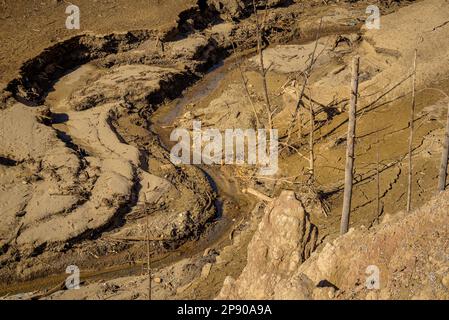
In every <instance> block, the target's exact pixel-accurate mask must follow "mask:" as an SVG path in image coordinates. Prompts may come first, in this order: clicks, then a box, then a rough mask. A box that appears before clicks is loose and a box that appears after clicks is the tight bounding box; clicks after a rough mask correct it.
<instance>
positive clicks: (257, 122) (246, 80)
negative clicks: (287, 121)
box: [231, 42, 260, 129]
mask: <svg viewBox="0 0 449 320" xmlns="http://www.w3.org/2000/svg"><path fill="white" fill-rule="evenodd" d="M231 44H232V50H233V52H234V55H237V53H236V50H235V45H234V42H231ZM236 64H237V67H238V69H239V72H240V79H241V81H242V85H243V88H244V89H245V94H246V97H247V98H248V101H249V103H250V104H251V107H252V109H253V113H254V118H255V120H256V129H259V127H260V121H259V117H258V115H257V111H256V107H255V105H254V102H253V99H252V98H251V93H250V92H249V89H248V79H247V78H246V77H245V74H244V72H243V69H242V65H241V64H240V62H239V61H237V62H236Z"/></svg>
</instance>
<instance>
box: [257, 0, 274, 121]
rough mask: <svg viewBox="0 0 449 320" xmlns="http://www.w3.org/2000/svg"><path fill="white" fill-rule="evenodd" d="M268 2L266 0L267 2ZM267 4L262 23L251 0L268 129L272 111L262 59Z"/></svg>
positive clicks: (265, 70)
mask: <svg viewBox="0 0 449 320" xmlns="http://www.w3.org/2000/svg"><path fill="white" fill-rule="evenodd" d="M267 4H268V2H267ZM267 4H266V6H265V13H264V18H263V21H262V24H260V22H259V16H258V14H257V8H256V2H255V0H253V9H254V15H255V18H256V37H257V52H258V54H259V63H260V75H261V77H262V87H263V92H264V97H265V108H266V112H267V118H268V130H271V129H273V119H272V113H271V112H272V111H271V103H270V97H269V94H268V85H267V72H268V70H267V69H265V65H264V60H263V50H262V32H263V29H264V27H265V20H266V16H267Z"/></svg>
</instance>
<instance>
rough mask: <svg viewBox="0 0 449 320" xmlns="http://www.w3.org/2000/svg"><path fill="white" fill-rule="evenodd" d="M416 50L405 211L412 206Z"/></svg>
mask: <svg viewBox="0 0 449 320" xmlns="http://www.w3.org/2000/svg"><path fill="white" fill-rule="evenodd" d="M417 53H418V50H417V49H415V57H414V59H413V76H412V104H411V105H410V121H409V128H410V133H409V139H408V188H407V212H410V210H411V207H412V179H413V167H412V165H413V164H412V151H413V128H414V122H415V106H416V99H415V88H416V56H417Z"/></svg>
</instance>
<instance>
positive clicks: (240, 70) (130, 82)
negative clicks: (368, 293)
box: [0, 1, 447, 299]
mask: <svg viewBox="0 0 449 320" xmlns="http://www.w3.org/2000/svg"><path fill="white" fill-rule="evenodd" d="M239 3H240V2H239ZM241 3H244V4H245V6H246V7H245V8H246V9H244V10H243V11H242V9H241V8H240V9H238V10H237V11H238V12H242V13H241V14H239V15H238V16H235V17H233V16H232V14H231V13H230V12H231V11H230V9H229V8H230V7H222V8H220V6H219V5H218V7H217V6H215V9H214V8H212V6H207V7H206V6H205V4H204V2H202V1H200V2H198V5H197V6H196V7H194V8H191V9H189V10H188V11H186V12H184V13H183V14H182V16H181V17H180V19H179V20H178V25H177V27H176V30H175V31H173V30H174V29H170V30H169V31H168V32H164V33H162V35H161V33H156V32H153V31H138V32H129V33H126V34H123V35H118V34H116V35H112V36H105V37H102V36H95V35H86V36H80V37H77V38H76V39H75V38H74V39H70V40H67V42H64V44H60V46H58V45H56V46H54V47H52V48H50V49H49V50H48V51H46V52H44V53H42V55H41V56H40V57H38V58H35V59H32V60H31V61H30V62H28V63H26V64H25V65H24V66H23V68H22V71H21V72H22V74H21V76H20V77H18V78H17V79H16V80H14V81H13V82H11V83H10V86H9V87H8V90H9V94H10V95H12V96H13V97H11V98H10V99H9V100H8V106H7V108H5V109H4V110H1V111H0V112H1V120H2V144H1V145H0V147H1V148H0V156H1V159H2V160H1V167H0V169H1V172H2V175H1V179H2V186H4V188H3V190H2V194H1V197H2V199H4V200H5V201H3V202H2V203H3V204H2V217H3V216H4V217H5V221H7V223H6V224H5V225H4V226H3V227H2V229H0V232H1V233H0V238H1V241H2V245H1V248H2V255H1V264H2V270H1V271H0V276H1V279H2V282H3V283H4V284H5V285H4V286H3V285H2V287H4V288H5V289H2V292H8V291H9V292H11V291H15V292H17V291H22V292H23V291H28V290H37V289H42V288H44V287H46V288H49V287H52V286H53V285H56V284H57V283H58V282H60V281H61V280H62V279H64V276H55V277H49V276H48V274H50V273H60V272H61V270H65V267H66V266H67V265H69V264H77V265H79V266H80V267H81V268H82V269H83V270H85V274H86V277H85V281H86V288H85V289H86V290H85V291H84V290H83V291H82V292H81V293H78V294H79V295H78V296H77V293H75V292H70V291H61V292H58V293H56V294H54V295H51V296H50V298H64V297H72V298H76V297H81V296H82V297H86V298H92V297H93V295H96V294H98V292H102V293H101V296H102V297H115V298H120V297H121V298H128V299H136V298H146V297H147V296H146V293H145V290H146V282H145V277H136V274H139V273H140V272H142V271H143V267H144V261H146V247H145V244H146V243H147V241H149V242H150V244H151V245H150V251H151V254H150V261H151V265H152V267H153V268H154V270H153V272H154V282H155V283H157V284H158V286H157V289H156V291H157V293H156V296H157V297H159V298H173V297H178V298H179V297H187V298H188V297H199V298H212V297H214V296H216V295H217V294H218V292H219V291H220V289H221V287H222V284H223V280H224V279H225V277H226V276H227V275H231V276H232V277H234V278H238V276H239V274H240V273H241V272H242V270H243V268H244V266H245V264H246V256H247V247H248V243H249V241H250V240H251V238H252V235H253V234H254V232H255V231H256V228H257V225H258V223H259V222H260V220H261V219H262V215H263V208H264V206H265V205H264V204H263V203H258V204H257V205H256V208H255V209H254V210H251V208H252V207H253V206H254V204H255V203H256V202H257V200H256V199H254V198H251V197H252V196H248V195H243V194H241V192H240V190H241V189H244V188H245V189H247V188H253V189H255V190H257V191H259V192H261V193H263V194H265V195H266V196H268V197H272V198H275V197H277V196H278V195H279V194H281V192H282V190H284V189H288V190H292V192H294V193H295V194H296V198H297V201H299V202H300V203H301V206H302V207H303V210H304V212H306V213H307V216H308V217H309V218H308V219H310V221H308V220H307V225H308V226H310V225H313V226H314V227H313V229H314V228H315V226H316V227H317V228H318V230H319V232H318V235H316V234H315V233H313V234H314V236H313V237H314V243H313V245H311V249H307V252H306V253H304V255H303V256H301V259H299V260H298V261H297V264H298V265H299V264H300V263H302V262H303V261H304V260H306V259H307V258H308V257H309V256H310V255H311V251H313V250H314V249H315V248H316V247H317V248H318V250H320V249H321V247H322V246H323V245H324V244H325V243H327V242H328V241H330V240H332V239H333V238H335V237H336V236H337V234H338V231H337V229H338V224H339V213H340V212H339V211H340V207H339V204H340V203H341V198H340V197H341V192H340V191H341V185H342V184H341V179H342V174H341V172H342V168H343V160H344V148H343V145H344V134H345V123H346V121H347V118H346V114H345V112H344V111H345V110H346V107H347V100H346V96H347V90H346V89H347V83H348V81H349V80H348V79H349V72H350V70H349V67H348V66H349V62H350V60H351V58H352V57H353V56H354V55H356V54H359V55H363V56H365V57H366V60H365V61H366V62H365V64H364V65H363V68H362V71H363V72H362V76H361V78H362V80H361V87H362V88H363V90H362V96H363V97H362V99H361V106H362V108H361V110H360V113H359V116H360V118H361V120H360V126H359V128H360V129H359V130H361V131H360V133H361V135H360V141H359V142H358V148H360V149H359V153H360V154H359V155H358V156H359V158H358V159H359V161H360V163H359V167H358V168H357V174H358V176H359V178H358V179H357V183H356V186H355V192H356V194H355V196H354V204H355V205H354V208H355V209H354V212H353V219H352V223H353V225H354V226H360V225H368V226H372V225H375V224H377V223H378V221H379V212H376V211H375V210H374V209H373V204H374V202H373V201H374V200H373V199H374V197H375V190H376V189H375V180H374V178H373V177H374V176H373V169H372V161H373V159H374V158H375V155H376V146H378V145H380V144H379V140H380V141H382V145H383V146H385V148H384V149H383V153H382V155H381V168H382V170H381V174H382V180H381V183H380V188H381V194H382V197H381V200H382V211H381V213H380V214H384V212H395V211H397V209H398V207H399V206H401V201H403V197H402V196H401V193H403V186H404V181H405V180H404V179H405V178H404V174H403V172H404V170H403V167H404V166H405V164H403V163H402V160H403V157H404V154H405V153H406V150H405V147H404V145H403V144H402V143H397V142H396V143H395V142H394V141H402V140H401V139H405V137H406V128H407V124H406V122H407V121H406V119H407V115H408V112H407V111H408V108H407V106H408V100H407V94H408V91H409V90H408V89H407V87H406V85H404V86H403V87H399V89H398V91H394V92H393V93H392V95H389V96H384V95H383V93H385V92H384V91H385V90H383V89H384V88H385V87H387V88H390V84H391V86H392V87H393V86H394V85H395V83H396V82H397V81H400V80H401V79H398V78H397V77H396V76H395V75H398V74H400V75H404V76H407V72H406V71H407V68H408V67H407V66H408V65H409V63H408V59H409V58H410V53H411V51H410V50H411V49H410V48H412V47H413V46H412V43H414V39H415V36H416V35H415V33H414V31H413V32H412V31H411V33H410V37H407V38H405V39H404V42H401V43H396V42H394V41H392V39H393V38H394V36H395V35H394V34H393V33H388V32H387V33H380V34H375V33H374V32H373V31H366V30H360V26H361V20H360V19H358V17H360V16H362V15H364V10H365V6H364V4H363V3H361V4H360V5H357V4H356V5H348V4H344V5H336V4H333V5H330V6H318V5H317V6H311V7H306V8H305V7H304V6H301V5H298V4H291V6H286V3H284V2H276V1H274V2H273V6H272V7H271V8H270V10H269V11H268V13H267V27H266V31H264V41H265V42H264V44H265V45H267V46H268V47H267V48H266V49H265V51H264V57H265V59H266V61H267V63H268V64H269V65H270V71H269V72H268V73H267V81H268V86H269V95H270V98H271V101H272V103H273V110H274V111H273V115H274V123H275V124H276V127H277V128H278V129H279V130H280V132H281V133H282V137H281V139H285V133H286V131H287V126H288V124H289V121H290V118H291V116H292V114H293V111H294V107H295V97H297V92H298V90H299V89H300V83H301V82H302V79H301V77H300V76H299V74H300V72H301V71H302V70H304V68H305V67H306V65H307V61H308V58H309V56H310V54H311V52H312V51H313V48H314V43H313V41H312V42H310V40H312V39H314V38H313V35H315V34H316V30H317V25H319V21H320V17H321V16H326V17H327V18H325V19H323V26H324V27H323V29H322V31H323V33H322V34H320V37H319V44H318V48H319V52H320V55H319V57H318V59H317V61H316V68H315V71H314V74H313V75H312V77H311V81H310V88H309V89H310V92H307V94H308V96H309V97H310V100H309V102H306V103H312V104H313V106H312V109H313V110H314V112H315V114H316V118H315V121H316V123H315V134H316V136H315V137H316V150H317V153H318V154H319V156H318V157H317V159H316V176H315V178H316V181H315V183H314V184H312V185H311V184H310V183H309V182H310V180H309V176H308V175H307V166H308V163H307V162H305V159H304V157H303V156H302V155H303V154H306V153H307V152H308V149H307V148H308V144H307V135H308V131H307V130H308V120H307V119H308V117H307V115H308V113H307V112H308V110H309V109H306V108H304V109H303V110H301V112H300V118H301V120H300V121H299V122H297V123H296V124H295V127H294V130H293V138H292V141H290V142H291V145H292V146H293V147H294V148H284V149H285V150H282V152H281V159H280V171H279V173H278V175H276V176H274V177H271V178H268V179H266V178H265V179H264V178H263V177H260V176H257V175H256V174H255V172H254V170H253V169H254V168H250V167H245V166H242V167H238V166H236V167H207V166H204V167H192V166H174V165H173V164H172V163H171V162H170V161H169V152H168V149H169V147H170V144H169V142H168V140H169V139H168V133H169V132H170V129H171V128H173V127H185V128H191V122H192V121H193V120H201V121H202V122H203V123H205V124H207V125H209V126H213V127H216V128H218V129H226V128H234V127H240V128H256V127H257V119H256V118H255V114H254V112H255V113H256V114H257V117H258V121H260V123H259V125H262V126H263V125H264V123H266V121H267V119H266V114H265V113H264V110H265V108H264V97H263V94H262V93H263V88H262V81H261V77H260V72H259V66H258V59H257V58H256V57H254V53H255V50H254V45H255V44H256V39H255V37H254V16H249V15H247V13H245V12H244V11H245V10H249V9H248V4H249V1H248V3H247V2H245V1H244V2H241ZM420 5H422V6H423V7H419V6H420ZM434 5H435V6H436V7H435V8H438V5H440V3H439V2H438V3H437V2H435V3H434ZM441 5H442V4H441ZM416 6H417V7H415V9H409V10H411V11H410V12H408V11H404V12H406V13H407V14H406V13H404V12H402V11H401V10H407V9H408V8H413V7H414V6H411V7H406V8H404V9H400V10H399V11H398V15H399V17H403V15H404V16H410V14H412V16H413V17H415V15H416V12H420V10H421V11H422V10H424V11H425V12H427V14H428V15H429V16H437V18H438V19H437V20H438V21H433V22H430V20H429V21H426V22H422V21H421V22H420V23H423V24H425V25H419V30H421V29H426V30H427V29H432V28H434V24H438V25H440V24H441V22H443V21H444V19H445V18H446V17H445V15H444V14H443V13H441V12H444V10H439V9H435V8H433V9H432V6H430V7H428V6H427V5H424V4H417V5H416ZM416 8H418V9H416ZM260 9H263V8H260ZM416 10H417V11H416ZM424 11H423V12H424ZM434 11H439V12H440V14H436V13H435V12H434ZM299 17H301V19H299ZM415 18H416V17H415ZM415 18H414V19H415ZM397 19H398V16H394V15H392V16H386V17H385V25H386V26H387V27H388V28H387V29H388V30H392V28H393V25H394V21H396V20H397ZM417 23H418V22H417ZM434 31H436V32H433V33H432V34H431V35H430V36H429V37H427V40H426V41H430V42H429V43H435V42H438V41H441V39H443V38H444V36H445V33H444V32H445V31H444V28H437V29H436V30H434ZM403 32H405V31H404V30H403ZM298 35H299V36H298ZM296 36H298V37H299V39H297V38H296ZM285 42H288V44H285ZM231 43H234V45H235V46H236V50H237V52H236V54H235V55H234V53H233V50H232V45H231ZM393 43H394V44H395V45H394V46H393V45H392V44H393ZM429 43H425V46H424V49H425V50H430V45H429ZM71 46H75V47H73V48H72V47H71ZM70 48H71V49H72V50H71V51H73V59H72V58H70V59H68V61H65V60H64V59H63V58H62V57H61V54H64V53H66V52H67V51H68V50H69V49H70ZM246 49H249V50H246ZM425 50H424V51H423V53H422V56H421V57H422V58H423V59H424V57H425V56H426V54H425V52H427V51H425ZM442 50H445V49H444V48H443V49H442ZM69 56H70V55H69ZM228 56H230V58H228V59H225V57H228ZM440 58H441V57H440V56H439V53H438V52H434V54H433V55H432V59H430V60H429V61H431V62H429V65H428V66H429V67H431V69H429V70H433V71H432V72H434V71H435V70H442V76H443V74H446V73H447V72H446V71H447V70H446V69H444V60H441V59H440ZM40 60H41V61H40ZM443 71H444V72H443ZM429 74H430V71H429V73H426V74H424V73H423V75H426V76H427V75H429ZM384 76H385V78H386V79H388V80H385V81H383V80H382V79H383V77H384ZM242 77H243V79H246V80H247V82H246V84H245V85H247V90H245V88H244V84H243V83H244V82H242V80H241V79H242ZM420 81H421V80H420ZM419 83H420V86H424V84H426V83H428V78H426V77H423V78H422V81H421V82H419ZM435 86H437V87H438V88H441V89H442V90H446V89H447V86H446V82H445V81H444V79H442V78H441V79H438V82H436V83H435ZM7 93H8V92H7ZM14 97H15V98H16V99H17V100H18V101H16V99H15V98H14ZM178 97H180V99H179V100H177V98H178ZM401 99H402V100H401ZM418 101H419V103H418V107H417V111H418V112H419V117H420V119H422V120H425V119H430V118H431V119H435V120H436V121H433V122H432V121H429V122H423V124H422V126H421V127H420V128H419V130H417V133H416V137H417V143H416V146H415V147H416V148H415V150H416V152H417V155H416V166H415V168H416V169H415V170H416V171H417V172H416V173H417V174H419V173H420V172H421V171H422V172H425V173H426V175H424V176H423V177H420V178H419V180H418V182H417V185H418V188H420V192H419V194H418V196H417V198H416V200H415V203H418V202H420V201H426V200H428V199H429V198H430V192H427V191H428V190H430V189H431V186H432V184H433V183H434V180H435V170H436V166H434V165H431V166H429V163H432V164H434V163H436V161H437V158H438V157H439V156H438V154H437V151H436V149H435V150H434V149H432V148H431V146H432V145H433V143H438V141H439V140H440V139H441V137H442V130H440V129H441V128H440V125H441V123H442V121H443V120H444V116H443V114H442V112H441V110H442V109H443V108H444V106H445V104H444V102H442V101H441V97H440V96H439V95H438V94H436V93H434V94H430V93H429V92H426V91H423V92H420V93H419V94H418ZM21 102H22V103H21ZM250 102H251V103H250ZM251 104H253V106H254V109H253V108H251V107H250V106H251ZM32 105H35V106H34V107H31V106H32ZM307 107H308V105H307ZM392 109H394V110H395V115H396V116H397V118H398V119H399V120H398V119H394V118H393V117H391V114H390V113H389V112H391V110H392ZM373 118H375V119H377V121H381V122H385V124H386V125H387V124H388V126H387V128H384V129H382V130H380V134H379V135H380V137H379V140H375V137H374V135H373V132H375V131H376V130H379V128H377V127H376V123H375V122H376V121H373V120H372V119H373ZM19 123H20V125H19ZM19 127H20V128H22V129H21V130H17V128H19ZM342 137H343V138H342ZM342 139H343V140H342ZM418 140H419V141H418ZM376 141H377V142H376ZM404 141H405V140H404ZM295 150H296V151H297V152H296V151H295ZM424 152H430V153H429V155H428V156H427V155H426V156H423V155H422V154H423V153H424ZM330 164H333V165H332V166H330ZM426 190H427V191H426ZM398 199H399V201H398ZM273 210H275V208H273ZM308 236H309V234H307V235H305V236H304V237H305V238H307V237H308ZM251 250H252V249H251ZM270 250H271V249H270ZM273 250H274V251H275V249H273ZM248 256H249V257H250V258H251V257H253V258H254V255H251V254H248ZM251 259H252V258H251ZM253 260H254V259H253ZM256 260H257V259H256ZM306 261H307V260H306ZM93 270H95V271H93ZM247 273H248V272H247ZM124 275H125V276H130V277H127V278H119V279H115V280H107V281H105V279H111V278H118V277H120V276H124ZM39 277H41V279H38V278H39ZM274 277H275V276H274ZM3 279H4V280H3ZM23 279H28V280H30V279H36V281H35V282H29V283H23V284H14V283H15V282H17V281H18V280H23ZM156 279H158V280H156ZM99 280H103V281H100V282H98V281H99ZM89 282H90V283H89ZM243 282H244V281H243ZM103 284H104V285H103ZM103 286H104V287H103ZM8 288H9V289H8ZM118 292H119V293H118ZM42 293H44V295H45V290H43V291H42V290H41V292H34V293H32V294H30V295H25V296H24V297H25V298H29V297H32V296H34V297H35V298H36V297H43V296H41V294H42ZM47 293H48V292H47ZM240 296H241V295H240ZM257 296H260V294H259V293H258V294H257Z"/></svg>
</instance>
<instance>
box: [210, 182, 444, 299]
mask: <svg viewBox="0 0 449 320" xmlns="http://www.w3.org/2000/svg"><path fill="white" fill-rule="evenodd" d="M448 199H449V192H447V191H446V192H444V193H441V194H439V195H438V196H437V197H435V198H434V199H433V200H432V201H430V202H429V203H428V204H426V205H425V206H424V207H422V208H420V209H418V210H415V211H414V212H413V213H411V214H406V213H403V212H400V213H398V214H396V215H395V216H390V215H386V216H385V218H384V221H383V222H382V223H381V224H380V225H378V226H376V227H374V228H372V229H369V230H368V229H367V228H365V227H361V228H358V229H350V231H349V232H348V233H347V234H345V235H343V236H340V237H338V238H337V239H335V240H334V241H333V242H329V243H327V244H326V245H325V246H324V248H323V249H322V250H320V251H316V252H313V253H312V254H311V255H310V257H309V258H308V259H307V257H308V253H309V252H310V250H311V249H312V248H313V245H314V241H313V240H308V239H309V236H308V235H313V234H314V232H313V231H312V232H310V231H307V230H314V227H313V225H311V224H310V223H309V222H308V220H307V217H306V215H305V214H304V211H303V210H302V207H301V206H300V204H299V202H298V201H296V200H294V195H293V194H292V193H286V192H284V193H283V194H281V196H280V197H279V198H278V199H276V200H275V201H274V202H273V205H272V206H271V207H270V208H269V210H268V212H267V213H266V215H265V217H264V219H263V221H262V222H261V223H260V225H259V229H258V231H257V232H256V234H255V235H254V237H253V239H252V241H251V243H250V244H249V246H248V264H247V266H246V267H245V269H244V270H243V272H242V274H241V275H240V277H239V278H238V279H237V280H234V279H232V278H230V277H228V278H226V280H225V282H224V285H223V288H222V290H221V292H220V295H219V296H218V298H219V299H448V298H449V246H448V239H449V226H448V224H447V220H448V218H449V217H448V216H449V213H448V212H449V201H448ZM294 217H296V218H294ZM301 221H302V224H301ZM301 225H302V226H303V227H299V228H298V226H301ZM301 230H302V231H301ZM304 231H306V232H304ZM315 232H316V231H315ZM310 239H313V237H311V238H310ZM304 240H306V241H304ZM301 254H303V255H301ZM304 259H307V260H306V261H304ZM303 261H304V262H303Z"/></svg>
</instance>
